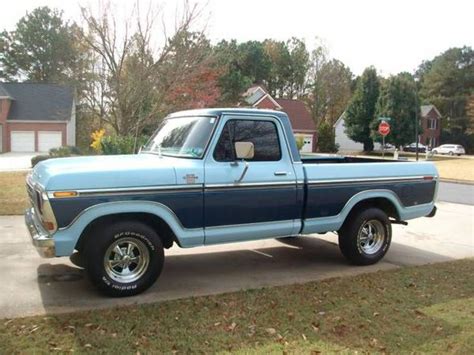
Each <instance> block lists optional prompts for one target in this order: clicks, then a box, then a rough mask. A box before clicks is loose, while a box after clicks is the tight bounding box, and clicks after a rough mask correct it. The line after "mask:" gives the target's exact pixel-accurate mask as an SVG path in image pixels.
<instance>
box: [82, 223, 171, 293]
mask: <svg viewBox="0 0 474 355" xmlns="http://www.w3.org/2000/svg"><path fill="white" fill-rule="evenodd" d="M85 251H86V265H85V266H86V271H87V274H88V276H89V278H90V280H91V281H92V283H93V284H94V285H95V286H96V287H97V288H98V289H99V290H100V291H101V292H103V293H105V294H107V295H109V296H113V297H125V296H133V295H136V294H138V293H141V292H143V291H144V290H146V289H147V288H149V287H150V286H151V285H152V284H153V283H154V282H155V281H156V279H157V278H158V276H159V275H160V273H161V270H162V268H163V262H164V251H163V245H162V243H161V240H160V238H159V237H158V235H157V234H156V232H155V231H154V230H153V229H152V228H150V227H149V226H148V225H146V224H143V223H139V222H134V221H123V222H118V223H115V224H112V225H111V226H104V227H102V228H100V227H99V228H96V229H95V230H94V232H93V235H91V237H90V238H89V239H88V243H87V245H86V248H85Z"/></svg>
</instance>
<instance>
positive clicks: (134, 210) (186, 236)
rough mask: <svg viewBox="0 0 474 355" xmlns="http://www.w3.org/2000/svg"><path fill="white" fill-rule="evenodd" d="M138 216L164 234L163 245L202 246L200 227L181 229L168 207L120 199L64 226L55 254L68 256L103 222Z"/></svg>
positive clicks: (60, 232)
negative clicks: (173, 243) (174, 243)
mask: <svg viewBox="0 0 474 355" xmlns="http://www.w3.org/2000/svg"><path fill="white" fill-rule="evenodd" d="M117 218H119V219H120V220H123V218H129V219H138V220H140V221H142V222H144V223H146V224H148V225H150V226H151V227H153V228H157V229H156V230H157V231H158V233H159V234H163V236H164V237H162V238H164V239H165V240H163V244H164V246H166V245H172V242H176V243H177V244H178V245H179V246H182V247H191V246H198V245H202V244H203V242H204V230H203V229H202V228H196V229H187V228H184V227H183V226H182V224H181V222H180V221H179V219H178V217H177V216H176V215H175V214H174V212H173V211H172V210H170V209H169V208H168V207H167V206H165V205H163V204H160V203H156V202H150V201H120V202H108V203H103V204H98V205H95V206H93V207H90V208H88V209H87V210H84V211H83V212H82V213H81V214H80V215H79V216H78V217H76V219H75V220H74V221H73V222H72V223H71V224H70V225H69V226H68V227H66V228H63V229H60V230H59V231H58V232H56V233H55V235H54V239H55V245H56V256H68V255H71V254H72V253H73V251H74V249H76V248H79V249H80V248H82V247H83V244H84V242H85V241H86V240H87V235H89V234H90V233H89V232H90V231H91V229H93V228H95V227H97V226H98V225H101V224H103V223H106V222H110V223H113V221H115V220H117Z"/></svg>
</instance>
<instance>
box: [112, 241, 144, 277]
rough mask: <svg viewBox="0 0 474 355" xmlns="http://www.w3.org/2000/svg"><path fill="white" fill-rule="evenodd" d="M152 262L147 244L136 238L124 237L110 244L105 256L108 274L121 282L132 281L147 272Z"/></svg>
mask: <svg viewBox="0 0 474 355" xmlns="http://www.w3.org/2000/svg"><path fill="white" fill-rule="evenodd" d="M149 263H150V252H149V250H148V248H147V247H146V245H145V244H144V243H143V242H142V241H140V240H138V239H135V238H122V239H119V240H117V241H115V242H114V243H112V245H110V246H109V248H108V249H107V251H106V252H105V256H104V269H105V272H106V273H107V275H108V276H109V277H110V278H111V279H113V280H115V281H117V282H120V283H130V282H134V281H136V280H138V279H139V278H140V277H142V276H143V274H145V272H146V270H147V268H148V264H149Z"/></svg>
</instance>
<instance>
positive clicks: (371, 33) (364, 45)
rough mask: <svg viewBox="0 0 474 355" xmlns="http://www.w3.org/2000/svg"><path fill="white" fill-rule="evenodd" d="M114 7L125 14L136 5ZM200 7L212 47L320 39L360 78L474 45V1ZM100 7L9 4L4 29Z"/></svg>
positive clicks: (295, 1)
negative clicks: (35, 16) (46, 14)
mask: <svg viewBox="0 0 474 355" xmlns="http://www.w3.org/2000/svg"><path fill="white" fill-rule="evenodd" d="M142 1H143V2H148V1H150V0H142ZM152 1H153V0H152ZM112 2H113V3H115V4H116V8H118V9H122V10H123V9H125V8H127V7H129V6H130V4H131V3H133V2H134V1H129V0H115V1H112ZM153 2H154V1H153ZM198 2H199V3H201V4H207V5H206V13H208V14H209V25H208V30H207V34H208V36H209V37H210V38H211V39H212V41H213V42H216V41H218V40H220V39H223V38H224V39H232V38H235V39H237V40H238V41H247V40H263V39H265V38H274V39H278V40H286V39H288V38H290V37H292V36H295V37H300V38H304V39H305V40H306V44H307V45H308V47H310V48H311V47H313V46H314V43H315V38H316V37H319V38H321V39H323V40H324V42H325V43H326V45H327V47H328V49H329V52H330V55H331V56H332V57H335V58H338V59H340V60H342V61H343V62H344V63H345V64H346V65H348V66H349V67H350V68H351V70H352V71H353V72H354V73H355V74H360V73H361V72H362V71H363V69H364V68H365V67H367V66H369V65H374V66H375V67H376V68H377V69H378V70H379V72H380V73H381V74H382V75H389V74H396V73H398V72H400V71H409V72H413V71H414V70H415V68H416V67H417V66H418V64H420V63H421V61H422V60H423V59H431V58H432V57H434V56H436V55H437V54H439V53H440V52H442V51H444V50H446V49H448V48H450V47H456V46H463V45H468V46H471V47H473V46H474V18H473V14H474V1H473V0H445V1H439V0H431V1H429V0H411V1H410V0H378V1H376V0H325V1H316V0H313V1H310V0H234V1H228V0H198ZM94 3H97V1H94V0H84V1H82V0H80V1H74V0H12V1H8V2H6V3H5V4H3V6H2V11H1V12H0V29H4V28H5V29H7V30H12V29H13V28H14V26H15V23H16V22H17V21H18V20H19V19H20V18H21V17H22V16H24V15H25V13H26V12H27V11H31V10H33V9H34V8H35V7H37V6H41V5H48V6H50V7H56V8H60V9H63V10H64V13H65V17H66V18H68V19H74V20H78V19H79V4H81V5H83V6H87V5H88V4H94ZM161 3H163V1H161ZM7 4H8V5H7ZM166 4H167V13H168V15H169V16H170V17H172V16H173V14H172V12H173V11H174V8H175V3H174V2H173V1H170V0H168V1H166Z"/></svg>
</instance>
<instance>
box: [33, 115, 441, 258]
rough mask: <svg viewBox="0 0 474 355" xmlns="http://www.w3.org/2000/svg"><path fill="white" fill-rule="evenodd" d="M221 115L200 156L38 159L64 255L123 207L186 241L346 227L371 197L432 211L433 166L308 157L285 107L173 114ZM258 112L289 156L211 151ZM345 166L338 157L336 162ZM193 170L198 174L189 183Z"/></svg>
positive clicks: (413, 213) (407, 212)
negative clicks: (68, 194)
mask: <svg viewBox="0 0 474 355" xmlns="http://www.w3.org/2000/svg"><path fill="white" fill-rule="evenodd" d="M186 115H213V116H215V117H217V118H218V120H217V122H218V124H217V127H216V128H215V130H214V135H213V136H212V138H211V140H210V142H209V144H208V148H207V150H206V154H205V155H204V157H203V158H202V159H179V158H171V157H160V156H158V155H155V154H139V155H134V156H115V157H110V156H109V157H83V158H68V159H55V160H51V161H46V162H43V163H40V164H39V165H38V166H37V168H36V169H35V170H34V173H33V178H34V180H35V181H36V183H38V185H40V186H42V187H43V188H44V189H45V190H46V191H47V192H48V193H49V196H50V202H51V205H52V208H53V210H54V212H55V215H56V218H57V222H58V225H59V227H60V228H59V230H58V231H57V232H56V233H55V234H54V240H55V243H56V254H57V255H58V256H63V255H70V254H71V253H72V251H73V250H74V248H75V246H76V243H77V241H78V238H79V237H80V235H81V234H82V232H83V231H84V230H85V228H86V227H87V226H88V225H89V224H90V223H91V222H93V221H94V220H95V219H97V218H100V217H103V216H108V215H114V214H121V213H147V214H152V215H154V216H157V217H159V218H161V219H162V220H163V221H165V222H166V223H167V224H168V225H169V226H170V228H171V230H172V231H173V232H174V233H175V235H176V238H177V240H178V243H179V244H180V245H181V246H182V247H193V246H198V245H203V244H216V243H224V242H235V241H243V240H253V239H260V238H273V237H278V236H285V235H294V234H298V233H313V232H325V231H330V230H338V229H339V228H340V227H341V226H342V224H343V222H344V220H345V218H346V217H347V215H348V214H349V212H350V211H351V209H352V208H353V207H354V206H355V205H356V204H357V203H359V202H361V201H363V200H366V199H371V198H384V199H386V200H388V201H390V202H391V203H392V204H393V205H394V206H395V208H396V210H397V213H398V215H399V216H400V219H403V220H408V219H411V218H416V217H421V216H425V215H427V214H429V213H430V212H431V210H432V208H433V206H434V204H433V200H434V195H435V194H436V191H435V189H436V186H437V184H436V183H435V182H434V181H430V180H424V178H425V177H430V178H433V179H436V177H437V172H436V169H435V168H434V166H433V164H430V163H427V164H426V163H410V162H394V163H386V162H384V163H377V164H365V163H355V162H354V163H352V162H345V163H341V164H339V162H341V161H340V160H337V159H336V160H335V159H319V160H308V161H305V162H304V163H303V162H302V161H301V158H300V156H299V153H298V150H297V148H296V143H295V140H294V138H293V134H292V131H291V126H290V123H289V120H288V117H287V116H286V114H284V113H282V112H275V111H266V110H245V109H237V110H219V109H212V110H198V111H189V112H180V113H177V114H174V115H171V116H170V117H178V116H179V117H182V116H186ZM232 119H239V120H241V119H244V120H245V119H252V120H255V119H259V120H268V121H272V122H274V123H275V125H276V127H277V129H278V135H279V140H280V144H281V145H282V146H281V152H282V156H281V159H280V160H279V161H275V162H249V169H248V171H247V174H246V175H245V178H244V179H243V180H242V182H236V181H237V180H238V179H239V177H240V176H241V174H242V171H243V169H244V164H243V163H241V162H237V163H235V162H234V163H229V162H218V161H215V160H214V157H213V154H212V153H213V151H214V148H215V145H216V143H217V140H218V138H219V136H220V132H221V131H222V128H223V127H224V125H225V123H226V122H227V121H228V120H232ZM336 161H337V162H338V163H334V162H336ZM188 176H192V177H193V180H194V181H193V183H192V184H190V185H192V186H187V185H188V184H189V181H188V179H187V177H188ZM61 190H74V191H77V192H78V196H77V197H74V198H66V199H60V198H54V193H53V192H54V191H61Z"/></svg>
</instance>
